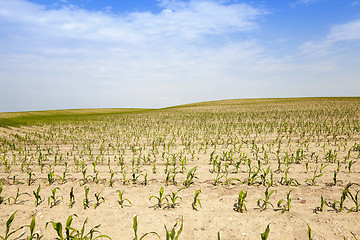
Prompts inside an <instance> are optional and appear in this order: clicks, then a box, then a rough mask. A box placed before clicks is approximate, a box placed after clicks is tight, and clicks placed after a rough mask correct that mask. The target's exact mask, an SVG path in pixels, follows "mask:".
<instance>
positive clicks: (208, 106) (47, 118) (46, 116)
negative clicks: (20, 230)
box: [0, 97, 360, 127]
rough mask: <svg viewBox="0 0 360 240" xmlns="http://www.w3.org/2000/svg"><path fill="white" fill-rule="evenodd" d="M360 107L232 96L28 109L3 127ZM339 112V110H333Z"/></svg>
mask: <svg viewBox="0 0 360 240" xmlns="http://www.w3.org/2000/svg"><path fill="white" fill-rule="evenodd" d="M349 107H350V108H351V109H354V108H357V109H360V97H319V98H259V99H230V100H218V101H208V102H199V103H191V104H184V105H178V106H172V107H167V108H162V109H143V108H103V109H69V110H49V111H29V112H13V113H0V126H2V127H6V126H21V125H38V124H46V123H54V122H69V121H70V122H73V121H94V120H99V119H101V116H111V115H118V114H132V113H144V112H146V113H151V112H153V113H154V114H156V113H159V112H162V113H163V112H169V113H171V112H174V111H176V112H178V111H185V112H188V111H196V112H214V111H215V112H216V111H218V110H221V111H227V112H249V111H255V110H256V111H274V110H276V111H281V110H286V111H292V110H294V111H302V110H304V111H311V110H312V109H314V110H321V109H328V108H331V109H335V110H341V109H344V108H345V109H346V108H349ZM334 113H336V111H335V112H334Z"/></svg>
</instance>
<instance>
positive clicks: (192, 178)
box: [184, 167, 198, 188]
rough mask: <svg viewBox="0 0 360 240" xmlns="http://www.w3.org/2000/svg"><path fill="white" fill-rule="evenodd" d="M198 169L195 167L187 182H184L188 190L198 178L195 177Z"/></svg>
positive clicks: (187, 177)
mask: <svg viewBox="0 0 360 240" xmlns="http://www.w3.org/2000/svg"><path fill="white" fill-rule="evenodd" d="M196 169H197V167H193V168H192V169H190V170H189V172H188V173H187V175H186V180H185V182H184V186H185V187H186V188H188V187H190V185H191V184H193V183H194V179H195V178H198V177H196V176H195V172H196Z"/></svg>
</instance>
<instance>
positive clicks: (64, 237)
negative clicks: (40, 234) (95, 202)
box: [45, 214, 77, 240]
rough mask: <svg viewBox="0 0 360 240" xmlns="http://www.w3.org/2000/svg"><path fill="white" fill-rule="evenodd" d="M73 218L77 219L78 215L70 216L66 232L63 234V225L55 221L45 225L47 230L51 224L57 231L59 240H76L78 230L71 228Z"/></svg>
mask: <svg viewBox="0 0 360 240" xmlns="http://www.w3.org/2000/svg"><path fill="white" fill-rule="evenodd" d="M73 216H75V217H77V215H76V214H74V215H70V216H69V217H68V219H67V220H66V224H65V229H64V230H65V232H63V225H62V224H61V222H54V221H50V222H47V223H46V224H45V229H46V228H47V226H48V224H49V223H51V224H52V226H53V228H54V230H55V231H56V234H57V236H58V237H57V238H58V239H59V240H69V239H74V238H75V233H76V230H75V229H74V228H72V227H71V223H72V220H73Z"/></svg>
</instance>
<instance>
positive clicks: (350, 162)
mask: <svg viewBox="0 0 360 240" xmlns="http://www.w3.org/2000/svg"><path fill="white" fill-rule="evenodd" d="M355 163H356V161H354V160H351V161H349V163H348V165H347V166H346V167H345V169H347V170H348V171H349V173H352V171H351V168H352V166H353V165H354V164H355Z"/></svg>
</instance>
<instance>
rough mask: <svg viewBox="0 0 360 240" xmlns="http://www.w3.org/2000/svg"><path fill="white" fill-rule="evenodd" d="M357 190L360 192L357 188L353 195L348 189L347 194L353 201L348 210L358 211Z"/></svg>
mask: <svg viewBox="0 0 360 240" xmlns="http://www.w3.org/2000/svg"><path fill="white" fill-rule="evenodd" d="M359 192H360V190H358V191H357V192H356V194H354V195H353V194H352V193H351V192H350V191H349V193H348V194H349V196H350V198H351V200H352V201H353V202H354V204H355V207H352V208H350V209H349V211H348V212H359V207H360V202H359V199H358V195H359Z"/></svg>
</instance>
